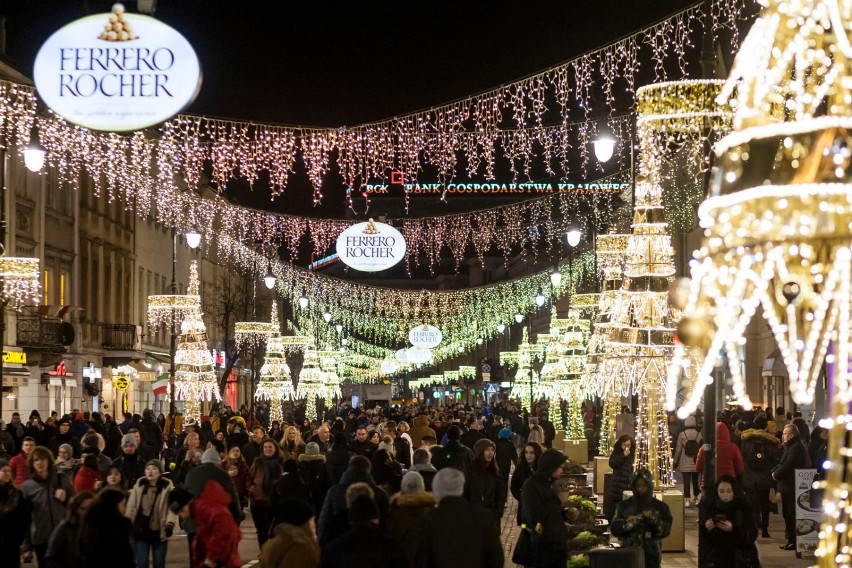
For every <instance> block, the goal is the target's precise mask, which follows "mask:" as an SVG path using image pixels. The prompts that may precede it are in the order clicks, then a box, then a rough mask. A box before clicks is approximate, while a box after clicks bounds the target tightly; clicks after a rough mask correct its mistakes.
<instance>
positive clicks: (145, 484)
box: [124, 460, 178, 568]
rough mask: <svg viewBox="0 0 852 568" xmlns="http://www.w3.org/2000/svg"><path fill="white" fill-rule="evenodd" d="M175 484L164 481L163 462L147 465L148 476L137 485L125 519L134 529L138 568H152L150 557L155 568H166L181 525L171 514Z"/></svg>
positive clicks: (150, 462)
mask: <svg viewBox="0 0 852 568" xmlns="http://www.w3.org/2000/svg"><path fill="white" fill-rule="evenodd" d="M172 489H174V485H173V484H172V482H171V480H169V479H166V478H165V477H163V464H162V462H160V460H150V461H149V462H148V463H147V464H145V475H144V476H143V477H140V478H139V480H138V481H137V482H136V483H134V484H133V487H132V488H131V489H130V495H129V496H128V498H127V508H126V509H125V512H124V515H125V516H126V517H127V518H128V519H130V522H131V523H132V525H133V550H134V552H135V554H136V566H137V567H138V568H148V556H149V554H150V556H152V557H153V562H154V568H165V566H166V552H167V550H168V544H169V543H168V539H169V538H171V536H172V533H173V532H174V530H175V525H177V524H178V516H177V514H175V513H173V512H172V511H171V510H169V493H170V492H171V491H172Z"/></svg>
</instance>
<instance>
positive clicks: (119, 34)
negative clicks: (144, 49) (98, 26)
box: [98, 4, 139, 41]
mask: <svg viewBox="0 0 852 568" xmlns="http://www.w3.org/2000/svg"><path fill="white" fill-rule="evenodd" d="M138 37H139V36H137V35H136V34H135V33H134V32H133V28H131V27H130V22H128V21H127V20H126V19H125V18H124V5H123V4H113V5H112V14H110V15H109V22H107V24H106V25H105V26H104V31H103V32H101V35H99V36H98V39H102V40H105V41H131V40H134V39H137V38H138Z"/></svg>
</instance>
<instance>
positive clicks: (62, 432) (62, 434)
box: [47, 418, 83, 458]
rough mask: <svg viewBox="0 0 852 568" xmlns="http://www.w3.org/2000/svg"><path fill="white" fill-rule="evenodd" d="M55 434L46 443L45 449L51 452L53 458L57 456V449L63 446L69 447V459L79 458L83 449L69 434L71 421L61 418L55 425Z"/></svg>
mask: <svg viewBox="0 0 852 568" xmlns="http://www.w3.org/2000/svg"><path fill="white" fill-rule="evenodd" d="M56 428H57V430H56V434H54V435H53V437H52V438H51V439H50V441H49V442H48V443H47V447H48V448H50V451H52V452H53V455H54V456H57V457H58V456H59V447H60V446H61V445H63V444H68V445H69V446H71V456H69V458H79V457H80V451H81V450H82V449H83V448H82V447H81V446H80V442H79V440H78V439H77V438H75V437H74V436H73V435H72V434H71V420H69V419H68V418H63V419H62V420H60V421H59V424H58V425H57V427H56Z"/></svg>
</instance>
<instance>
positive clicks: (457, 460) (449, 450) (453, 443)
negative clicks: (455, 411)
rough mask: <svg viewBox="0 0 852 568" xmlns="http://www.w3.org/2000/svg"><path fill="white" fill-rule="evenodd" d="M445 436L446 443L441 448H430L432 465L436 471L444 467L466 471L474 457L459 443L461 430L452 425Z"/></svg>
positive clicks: (468, 449)
mask: <svg viewBox="0 0 852 568" xmlns="http://www.w3.org/2000/svg"><path fill="white" fill-rule="evenodd" d="M446 436H447V442H446V443H445V444H444V445H443V446H441V447H433V448H432V465H434V466H435V469H437V470H438V471H441V470H442V469H444V468H445V467H454V468H456V469H459V470H461V471H466V470H467V469H468V468H469V467H470V464H471V463H472V462H473V459H474V455H473V452H472V451H471V449H470V448H468V447H467V446H465V445H464V444H462V443H461V441H460V438H461V429H460V428H459V427H458V425H456V424H452V425H450V427H449V428H447V433H446ZM436 450H437V451H436Z"/></svg>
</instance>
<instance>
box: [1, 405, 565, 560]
mask: <svg viewBox="0 0 852 568" xmlns="http://www.w3.org/2000/svg"><path fill="white" fill-rule="evenodd" d="M288 410H290V412H288V413H287V414H286V418H285V420H284V421H283V422H272V423H270V424H268V427H266V426H264V425H263V419H262V415H261V416H258V415H257V414H256V415H255V418H253V419H249V418H248V416H247V415H244V414H242V413H232V412H230V411H229V409H225V410H224V411H223V412H222V413H221V414H218V415H213V416H210V417H205V418H204V419H203V420H202V422H201V424H187V425H185V426H184V427H182V428H181V432H180V433H179V434H177V435H175V436H174V437H173V438H172V441H171V443H170V442H169V431H168V430H169V428H168V426H169V425H168V421H167V420H166V419H165V418H164V417H163V416H162V415H160V416H159V418H155V417H154V414H153V412H151V411H150V410H146V411H145V412H143V414H142V415H141V416H140V415H131V414H127V415H125V416H124V420H123V421H122V422H116V421H114V420H113V419H112V418H111V417H110V416H108V415H103V416H101V415H99V414H98V413H91V414H89V413H82V412H76V411H75V412H73V413H71V414H69V415H66V416H61V417H60V416H55V415H52V416H50V417H49V418H47V419H46V420H44V421H42V418H41V416H40V415H39V413H38V412H36V411H34V412H33V413H32V415H31V416H30V417H29V419H28V420H27V422H26V423H22V422H21V418H20V415H19V414H18V413H15V414H14V415H13V418H12V421H11V422H10V423H9V424H8V425H2V424H0V558H2V559H3V561H2V565H3V566H10V567H14V566H19V565H20V564H21V562H22V561H23V562H31V561H32V560H33V558H35V559H37V562H38V565H39V566H48V567H57V568H58V567H72V568H73V567H78V566H79V567H93V566H110V567H113V566H115V567H125V566H126V567H133V566H135V567H138V568H142V567H145V568H147V567H148V566H154V568H161V567H164V566H165V565H166V556H167V553H168V547H169V544H170V541H171V539H172V538H173V537H174V536H175V535H176V534H178V533H179V532H181V531H182V532H183V533H185V534H186V537H187V538H186V540H187V542H188V552H189V557H190V562H191V564H192V566H193V567H196V566H197V567H201V566H234V567H236V566H241V565H242V562H241V559H240V557H239V554H238V545H239V542H240V539H241V538H242V532H241V531H240V529H239V524H240V523H241V522H242V521H243V520H244V519H245V517H246V515H247V514H248V515H250V517H251V521H252V523H253V524H254V527H255V529H256V533H257V537H256V538H257V543H258V546H259V549H260V551H261V552H260V564H261V566H271V567H272V566H281V567H284V566H286V567H300V566H305V567H308V566H331V565H334V566H363V565H366V564H367V562H368V561H370V559H375V560H376V561H377V562H378V561H380V560H381V561H382V562H387V561H388V560H389V559H391V560H394V562H395V563H396V562H397V561H398V564H399V565H408V566H450V565H458V564H459V563H462V564H466V565H470V566H483V567H491V566H493V567H502V566H503V562H504V558H503V547H502V545H501V543H500V523H501V519H502V517H503V516H504V514H505V510H506V506H507V499H508V494H509V493H510V492H511V493H512V494H513V495H515V497H516V498H517V499H518V501H519V503H523V505H519V507H518V517H517V519H516V520H517V522H518V523H519V524H523V525H524V526H530V527H538V531H539V534H537V535H536V538H535V540H536V542H537V545H536V550H537V552H536V554H537V556H536V563H535V565H536V566H560V565H562V566H564V563H565V561H566V560H567V551H566V539H565V538H564V535H563V534H561V530H563V529H560V527H562V525H563V523H561V521H560V522H559V523H555V522H554V521H555V519H557V518H559V519H561V509H560V507H559V501H558V497H556V494H555V493H554V492H553V490H552V489H551V488H550V481H551V479H552V478H553V477H558V475H559V474H560V472H561V469H560V466H561V465H562V464H563V462H565V461H566V458H565V456H564V455H563V454H562V452H559V451H557V450H555V449H552V448H551V446H552V443H553V440H554V437H555V432H556V428H555V426H554V425H553V424H552V423H551V422H550V421H549V420H548V416H547V408H546V406H545V405H542V406H541V407H539V408H536V410H535V412H534V415H532V416H531V415H529V414H527V413H521V412H519V411H518V410H517V408H515V407H513V406H508V405H499V406H495V407H490V408H478V409H473V408H470V407H465V406H463V405H461V404H459V405H456V406H453V407H424V406H406V407H402V408H393V409H382V408H376V409H373V410H365V409H352V408H349V407H348V406H346V405H345V404H344V405H341V406H340V407H338V408H335V409H331V410H329V411H328V412H326V414H325V415H324V416H323V419H322V420H315V421H311V420H308V419H307V418H305V417H304V415H300V413H299V412H298V409H292V408H290V409H288ZM294 410H295V411H294ZM512 470H515V472H516V475H514V476H513V477H511V478H510V472H511V471H512ZM510 480H511V486H510ZM557 524H558V525H559V526H555V525H557ZM542 527H545V528H546V530H545V528H542ZM563 528H564V527H563ZM534 530H535V529H534ZM471 543H476V545H475V546H471V545H470V544H471ZM560 562H561V564H560Z"/></svg>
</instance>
